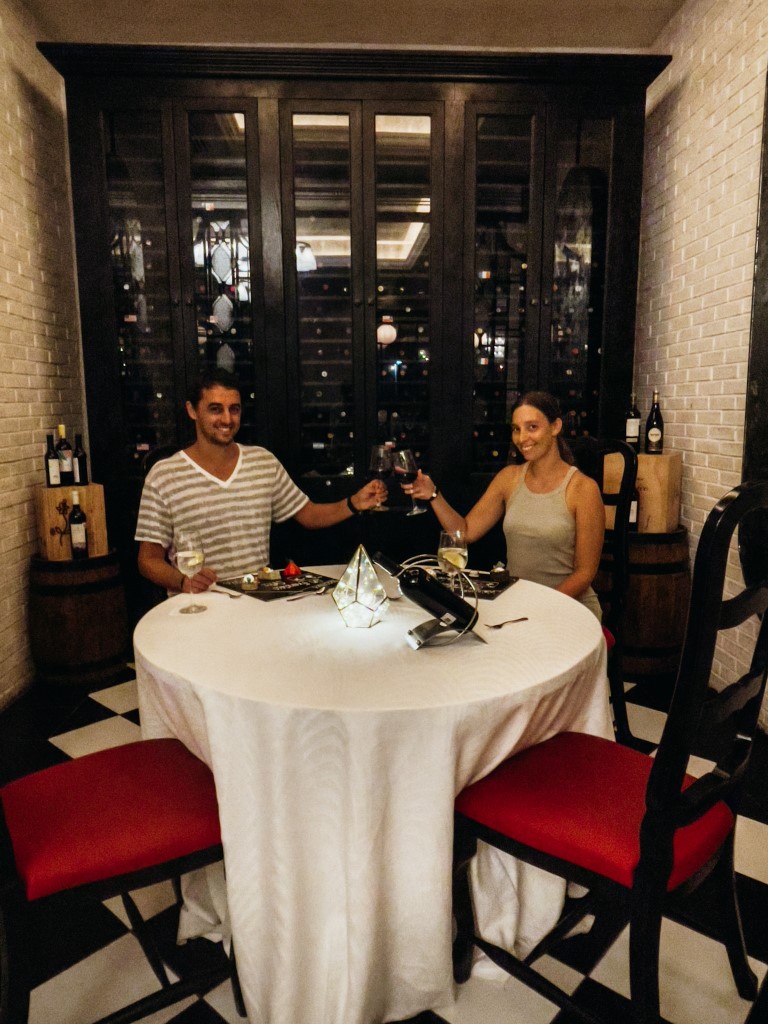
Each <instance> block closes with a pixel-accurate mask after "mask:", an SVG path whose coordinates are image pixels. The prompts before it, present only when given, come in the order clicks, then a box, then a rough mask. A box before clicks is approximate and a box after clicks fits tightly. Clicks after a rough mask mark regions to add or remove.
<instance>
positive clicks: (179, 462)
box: [136, 369, 387, 593]
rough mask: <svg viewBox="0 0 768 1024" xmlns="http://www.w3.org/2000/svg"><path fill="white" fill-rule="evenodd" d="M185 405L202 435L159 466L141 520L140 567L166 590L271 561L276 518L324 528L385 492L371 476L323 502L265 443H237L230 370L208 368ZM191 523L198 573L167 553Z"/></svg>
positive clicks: (194, 586) (197, 585) (199, 587)
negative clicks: (187, 571)
mask: <svg viewBox="0 0 768 1024" xmlns="http://www.w3.org/2000/svg"><path fill="white" fill-rule="evenodd" d="M186 408H187V413H188V415H189V416H190V418H191V419H192V420H194V423H195V434H196V440H195V442H194V444H193V445H191V446H190V447H189V448H185V449H184V450H183V451H180V452H177V453H176V454H175V455H172V456H171V457H170V458H168V459H163V460H162V461H160V462H158V463H156V464H155V465H154V466H153V467H152V469H151V470H150V472H149V473H148V475H147V479H146V481H145V483H144V490H143V492H142V495H141V505H140V508H139V518H138V523H137V525H136V540H137V541H139V571H140V572H141V574H142V575H143V576H146V577H147V579H149V580H152V582H153V583H156V584H157V585H158V586H160V587H163V588H165V589H166V590H169V591H180V590H181V591H185V592H187V593H199V592H200V591H203V590H207V589H208V587H209V586H210V585H211V584H212V583H215V582H216V580H217V579H230V578H232V577H235V576H242V575H243V574H244V573H246V572H255V571H257V570H258V569H259V568H261V567H262V566H264V565H267V564H268V563H269V529H270V525H271V523H272V522H276V523H281V522H284V521H285V520H287V519H290V518H294V519H295V520H296V521H297V522H299V523H301V525H302V526H304V527H307V528H308V529H311V530H312V529H319V528H320V527H324V526H332V525H333V524H334V523H340V522H341V521H342V520H344V519H349V518H350V517H351V516H353V515H357V514H359V513H360V512H363V511H365V510H366V509H369V508H373V507H374V506H375V505H377V504H379V503H380V502H381V501H384V500H385V499H386V495H387V492H386V488H385V487H384V485H383V484H382V483H381V481H379V480H372V481H371V482H370V483H367V484H365V486H364V487H361V488H360V490H359V491H357V492H356V493H355V494H353V495H352V496H351V497H349V498H346V499H344V500H342V501H337V502H328V503H323V504H318V503H316V502H313V501H310V500H309V498H308V497H307V496H306V494H304V492H303V491H301V490H300V489H299V488H298V487H297V486H296V484H295V483H294V482H293V481H292V480H291V478H290V477H289V476H288V473H287V472H286V471H285V469H284V468H283V466H282V465H281V464H280V462H279V461H278V460H277V459H276V458H275V456H274V455H272V453H271V452H269V451H267V450H266V448H258V447H246V446H245V445H241V444H238V443H237V442H236V441H235V437H236V435H237V432H238V430H239V429H240V413H241V404H240V386H239V384H238V381H237V378H236V377H235V376H234V375H233V374H231V373H229V372H228V371H226V370H221V369H216V370H212V371H209V372H207V373H205V374H203V376H202V377H201V379H200V381H199V383H198V386H197V388H196V389H195V391H194V393H193V394H192V395H191V396H190V400H188V401H187V403H186ZM185 529H186V530H190V531H192V530H194V531H195V532H196V533H197V534H198V535H199V536H200V537H201V538H202V542H203V549H204V551H205V565H204V567H203V568H202V569H201V570H200V571H199V572H198V573H197V574H196V575H195V576H193V577H192V579H191V580H187V578H186V577H184V576H183V575H182V573H181V572H180V571H179V570H178V569H177V568H175V566H173V565H172V564H171V563H170V562H169V560H168V552H169V551H171V550H172V549H173V539H174V535H178V534H179V533H180V532H182V531H183V530H185Z"/></svg>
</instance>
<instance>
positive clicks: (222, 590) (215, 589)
mask: <svg viewBox="0 0 768 1024" xmlns="http://www.w3.org/2000/svg"><path fill="white" fill-rule="evenodd" d="M208 593H209V594H211V593H213V594H225V595H226V596H227V597H232V598H235V597H242V596H243V595H242V594H239V593H238V592H237V591H236V590H227V589H226V587H220V586H218V584H216V583H212V584H211V585H210V587H208Z"/></svg>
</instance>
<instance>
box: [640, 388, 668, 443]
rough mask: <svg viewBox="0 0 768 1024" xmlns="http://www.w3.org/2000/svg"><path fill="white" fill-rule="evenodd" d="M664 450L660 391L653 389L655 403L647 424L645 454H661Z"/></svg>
mask: <svg viewBox="0 0 768 1024" xmlns="http://www.w3.org/2000/svg"><path fill="white" fill-rule="evenodd" d="M663 451H664V420H663V419H662V416H661V409H660V408H659V392H658V389H657V388H654V389H653V404H652V405H651V411H650V412H649V413H648V419H647V421H646V424H645V454H646V455H661V453H662V452H663Z"/></svg>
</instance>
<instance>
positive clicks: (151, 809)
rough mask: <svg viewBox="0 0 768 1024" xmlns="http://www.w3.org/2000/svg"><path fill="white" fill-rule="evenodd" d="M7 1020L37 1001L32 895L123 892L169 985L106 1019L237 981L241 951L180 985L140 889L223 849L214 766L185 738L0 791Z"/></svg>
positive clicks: (85, 762) (117, 751)
mask: <svg viewBox="0 0 768 1024" xmlns="http://www.w3.org/2000/svg"><path fill="white" fill-rule="evenodd" d="M0 809H1V810H2V819H1V820H0V915H2V916H1V917H0V925H1V927H0V965H2V971H1V972H0V1024H23V1022H24V1021H26V1020H27V1015H28V1009H29V974H28V967H29V965H30V963H32V962H34V957H35V951H34V949H31V948H30V937H29V932H28V929H27V927H26V917H27V912H28V911H29V910H30V908H31V905H32V904H40V903H41V902H42V901H52V902H53V901H57V900H58V901H59V902H61V903H62V904H64V902H65V900H66V901H67V906H71V897H72V895H73V894H78V895H82V896H84V897H86V898H91V899H92V898H93V897H96V898H97V899H99V900H104V899H108V898H110V897H113V896H117V895H119V896H121V897H122V900H123V904H124V906H125V910H126V913H127V915H128V918H129V920H130V923H131V927H132V929H133V933H134V935H135V936H136V938H137V939H138V941H139V942H140V944H141V947H142V949H143V950H144V953H145V955H146V957H147V959H148V961H149V963H150V965H151V967H152V970H153V971H154V973H155V975H156V977H157V978H158V981H159V982H160V984H161V986H162V987H161V988H160V989H159V990H158V991H157V992H154V993H152V994H151V995H149V996H146V997H145V998H143V999H140V1000H138V1001H137V1002H135V1003H132V1004H131V1005H130V1006H128V1007H126V1008H124V1009H123V1010H120V1011H118V1012H116V1013H113V1014H110V1015H109V1016H108V1017H104V1018H103V1019H102V1021H100V1022H99V1024H129V1022H131V1021H137V1020H140V1019H141V1018H143V1017H146V1016H148V1015H149V1014H150V1013H154V1012H156V1011H157V1010H159V1009H162V1008H163V1007H165V1006H169V1005H171V1004H172V1003H175V1002H177V1001H178V1000H180V999H184V998H186V997H187V996H189V995H193V994H195V993H198V994H202V993H204V992H206V991H209V990H210V989H211V988H213V987H215V986H216V985H218V984H220V983H221V981H223V980H224V979H226V978H228V977H229V978H231V979H232V981H233V987H234V991H235V1000H236V1003H237V1005H238V1009H239V1010H240V1012H241V1014H242V1015H244V1010H243V1008H242V1000H241V997H240V992H239V988H238V986H237V979H236V973H235V971H234V960H232V961H231V962H229V963H228V962H227V961H226V958H223V960H222V962H220V963H218V964H217V965H216V966H215V967H211V968H210V969H208V970H205V971H199V972H197V973H196V974H195V975H194V976H193V977H188V978H185V979H183V980H181V981H177V982H173V983H172V982H171V981H170V980H169V978H168V976H167V974H166V971H165V968H164V966H163V963H162V960H161V957H160V954H159V952H158V950H157V949H156V947H155V946H154V944H153V942H152V938H151V935H150V932H149V929H148V927H147V923H146V922H145V921H144V920H143V919H142V917H141V915H140V913H139V911H138V908H137V906H136V904H135V902H134V900H133V899H132V898H131V896H130V891H131V890H135V889H140V888H142V887H143V886H145V885H151V884H154V883H156V882H160V881H165V880H169V879H170V880H175V879H177V878H178V876H179V875H181V874H183V873H185V872H187V871H191V870H192V869H194V868H199V867H203V866H205V865H206V864H212V863H214V862H215V861H217V860H220V859H221V857H222V847H221V833H220V831H219V816H218V805H217V803H216V790H215V787H214V782H213V776H212V775H211V772H210V770H209V769H208V767H207V766H206V765H205V764H203V762H202V761H200V760H199V759H198V758H196V757H195V756H194V755H193V754H191V753H190V752H189V750H187V748H186V747H185V746H184V745H183V744H182V743H180V742H179V741H178V740H175V739H158V740H143V741H140V742H138V743H128V744H126V745H124V746H120V747H113V748H111V749H109V750H102V751H99V752H98V753H95V754H90V755H88V756H86V757H79V758H76V759H75V760H72V761H67V762H65V763H63V764H59V765H55V766H54V767H52V768H46V769H45V770H43V771H40V772H35V773H34V774H32V775H27V776H24V777H23V778H20V779H17V780H15V781H13V782H10V783H8V784H7V785H6V786H4V787H3V788H2V789H1V790H0Z"/></svg>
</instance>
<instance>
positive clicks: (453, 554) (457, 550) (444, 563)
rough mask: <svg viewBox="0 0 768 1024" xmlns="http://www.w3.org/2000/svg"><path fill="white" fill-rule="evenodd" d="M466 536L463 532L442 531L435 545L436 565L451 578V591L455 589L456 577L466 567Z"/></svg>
mask: <svg viewBox="0 0 768 1024" xmlns="http://www.w3.org/2000/svg"><path fill="white" fill-rule="evenodd" d="M467 561H468V554H467V535H466V533H465V532H464V531H463V530H443V531H442V532H441V533H440V541H439V543H438V545H437V564H438V565H439V566H440V568H441V569H442V570H443V572H447V573H448V575H449V576H450V577H451V589H455V587H456V576H457V575H458V573H460V572H463V570H464V569H466V567H467Z"/></svg>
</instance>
